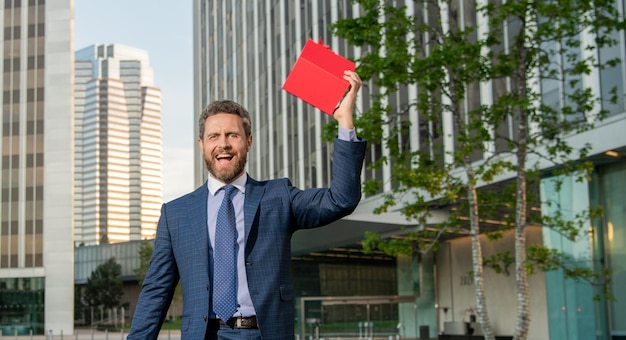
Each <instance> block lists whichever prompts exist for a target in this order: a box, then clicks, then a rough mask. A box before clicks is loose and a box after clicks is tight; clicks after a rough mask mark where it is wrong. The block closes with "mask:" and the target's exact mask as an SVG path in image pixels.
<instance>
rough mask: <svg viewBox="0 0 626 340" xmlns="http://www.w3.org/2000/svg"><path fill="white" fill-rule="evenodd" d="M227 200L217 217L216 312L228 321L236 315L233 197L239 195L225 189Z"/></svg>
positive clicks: (214, 278) (235, 229)
mask: <svg viewBox="0 0 626 340" xmlns="http://www.w3.org/2000/svg"><path fill="white" fill-rule="evenodd" d="M223 189H224V199H223V200H222V205H221V206H220V210H219V211H218V213H217V222H216V225H215V249H214V252H213V268H214V272H213V310H214V311H215V313H216V314H217V316H218V317H219V318H220V319H222V320H224V321H227V320H228V319H229V318H230V317H231V316H233V314H235V312H236V311H237V250H238V248H239V247H238V245H237V228H236V217H235V209H234V208H233V202H232V200H231V197H232V196H233V193H235V192H237V188H235V187H234V186H233V185H230V184H229V185H226V186H224V187H223Z"/></svg>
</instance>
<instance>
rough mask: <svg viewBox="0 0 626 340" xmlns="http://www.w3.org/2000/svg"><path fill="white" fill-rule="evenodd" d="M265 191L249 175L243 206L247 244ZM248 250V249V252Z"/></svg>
mask: <svg viewBox="0 0 626 340" xmlns="http://www.w3.org/2000/svg"><path fill="white" fill-rule="evenodd" d="M264 192H265V187H264V186H260V185H259V182H257V181H255V180H254V179H252V178H251V177H250V176H248V182H247V183H246V199H245V201H244V207H243V213H244V222H245V224H246V225H245V228H246V229H245V231H246V245H247V244H248V236H250V231H251V230H252V222H254V219H255V217H256V214H257V211H258V209H259V203H261V197H263V193H264ZM246 248H248V247H246ZM247 251H248V249H246V254H247Z"/></svg>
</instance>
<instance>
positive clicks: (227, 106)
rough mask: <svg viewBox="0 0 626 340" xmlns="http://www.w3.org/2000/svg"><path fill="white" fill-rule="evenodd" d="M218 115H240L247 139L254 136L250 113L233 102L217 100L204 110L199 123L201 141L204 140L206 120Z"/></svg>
mask: <svg viewBox="0 0 626 340" xmlns="http://www.w3.org/2000/svg"><path fill="white" fill-rule="evenodd" d="M218 113H230V114H235V115H238V116H239V117H241V120H242V121H243V129H244V131H245V133H246V137H249V136H251V135H252V122H251V121H250V113H248V110H246V109H245V108H244V107H243V106H242V105H240V104H238V103H236V102H234V101H232V100H216V101H214V102H213V103H211V104H209V106H207V107H206V108H205V109H204V110H202V114H201V115H200V120H199V121H198V124H199V130H200V131H199V132H200V133H199V138H200V139H202V137H203V135H204V123H205V121H206V119H207V118H209V117H210V116H213V115H216V114H218Z"/></svg>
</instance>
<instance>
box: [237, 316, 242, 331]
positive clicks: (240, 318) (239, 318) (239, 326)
mask: <svg viewBox="0 0 626 340" xmlns="http://www.w3.org/2000/svg"><path fill="white" fill-rule="evenodd" d="M242 321H243V317H241V316H240V317H238V318H237V322H236V325H237V328H241V323H242Z"/></svg>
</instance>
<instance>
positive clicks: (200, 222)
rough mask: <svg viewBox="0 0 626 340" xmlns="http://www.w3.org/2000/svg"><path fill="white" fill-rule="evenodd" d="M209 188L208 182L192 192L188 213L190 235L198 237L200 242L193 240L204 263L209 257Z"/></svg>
mask: <svg viewBox="0 0 626 340" xmlns="http://www.w3.org/2000/svg"><path fill="white" fill-rule="evenodd" d="M208 195H209V189H208V188H207V184H206V182H205V183H204V185H202V186H201V187H199V188H198V189H196V190H195V191H194V192H193V193H192V194H191V199H190V202H189V203H190V204H189V205H188V209H189V210H188V213H189V217H190V219H191V232H190V233H188V234H187V235H188V237H192V238H197V240H198V242H193V244H195V246H196V247H197V248H198V251H197V252H196V254H199V256H200V259H199V261H202V263H208V258H209V228H208V227H207V198H208Z"/></svg>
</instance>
